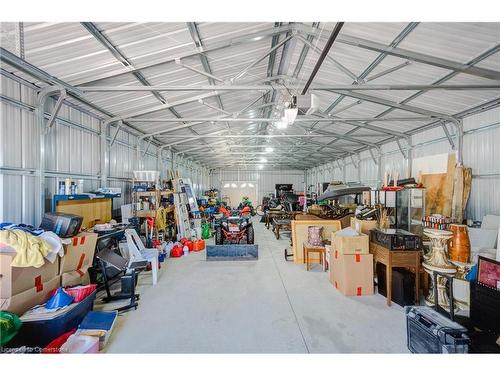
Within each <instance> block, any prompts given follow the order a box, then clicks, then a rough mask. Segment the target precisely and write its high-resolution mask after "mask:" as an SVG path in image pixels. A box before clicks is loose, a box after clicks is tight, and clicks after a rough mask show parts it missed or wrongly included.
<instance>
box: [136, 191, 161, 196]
mask: <svg viewBox="0 0 500 375" xmlns="http://www.w3.org/2000/svg"><path fill="white" fill-rule="evenodd" d="M132 194H135V195H136V196H138V197H154V196H155V195H156V194H157V193H156V190H154V191H133V192H132Z"/></svg>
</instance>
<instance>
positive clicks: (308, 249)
mask: <svg viewBox="0 0 500 375" xmlns="http://www.w3.org/2000/svg"><path fill="white" fill-rule="evenodd" d="M302 251H303V254H304V255H303V257H304V261H305V263H306V271H309V264H310V262H309V254H310V253H318V254H319V263H320V264H321V265H322V267H323V271H324V272H326V269H327V267H326V247H325V246H314V245H311V244H309V243H307V242H304V243H303V244H302Z"/></svg>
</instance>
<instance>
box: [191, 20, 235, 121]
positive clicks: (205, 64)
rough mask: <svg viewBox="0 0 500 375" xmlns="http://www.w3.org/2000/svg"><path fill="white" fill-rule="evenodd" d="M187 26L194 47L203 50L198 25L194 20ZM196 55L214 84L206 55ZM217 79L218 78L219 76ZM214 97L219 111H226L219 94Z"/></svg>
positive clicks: (214, 79) (209, 80)
mask: <svg viewBox="0 0 500 375" xmlns="http://www.w3.org/2000/svg"><path fill="white" fill-rule="evenodd" d="M187 26H188V29H189V33H190V34H191V38H192V39H193V42H194V43H195V45H196V48H198V50H199V51H200V52H203V50H204V45H203V41H202V40H201V36H200V31H199V30H198V26H197V25H196V22H188V23H187ZM198 56H199V57H200V61H201V65H202V66H203V70H204V71H205V73H206V75H207V76H208V82H209V83H210V84H211V85H215V84H216V83H215V81H216V80H217V77H215V76H214V75H213V72H212V68H211V67H210V63H209V61H208V58H207V56H206V55H205V54H204V53H200V54H199V55H198ZM218 80H220V78H219V79H218ZM215 99H216V100H217V105H218V106H219V108H220V110H221V112H223V113H224V112H226V111H225V110H224V105H223V104H222V98H221V97H220V95H217V96H216V97H215ZM226 113H227V112H226ZM226 126H227V128H228V129H229V124H227V123H226Z"/></svg>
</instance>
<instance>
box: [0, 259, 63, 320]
mask: <svg viewBox="0 0 500 375" xmlns="http://www.w3.org/2000/svg"><path fill="white" fill-rule="evenodd" d="M56 263H57V262H56ZM60 285H61V278H60V277H59V276H56V277H54V278H53V279H51V280H49V281H47V282H44V283H43V284H42V285H41V286H38V287H32V288H30V289H28V290H25V291H23V292H21V293H18V294H14V295H12V296H10V297H9V298H1V299H0V310H6V311H10V312H12V313H14V314H17V315H22V314H24V313H25V312H26V311H28V310H29V309H31V308H32V307H33V306H36V305H41V304H43V303H45V302H47V300H48V299H49V298H50V292H51V291H52V290H54V289H56V288H59V286H60Z"/></svg>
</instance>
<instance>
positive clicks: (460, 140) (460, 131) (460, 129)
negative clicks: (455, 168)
mask: <svg viewBox="0 0 500 375" xmlns="http://www.w3.org/2000/svg"><path fill="white" fill-rule="evenodd" d="M455 126H456V127H457V164H458V165H463V162H464V155H463V153H464V123H463V121H462V120H457V122H456V123H455Z"/></svg>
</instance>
